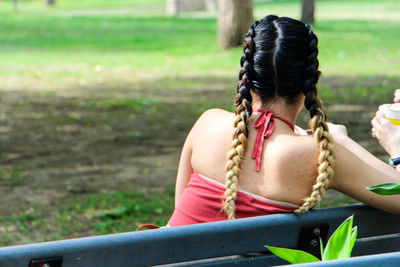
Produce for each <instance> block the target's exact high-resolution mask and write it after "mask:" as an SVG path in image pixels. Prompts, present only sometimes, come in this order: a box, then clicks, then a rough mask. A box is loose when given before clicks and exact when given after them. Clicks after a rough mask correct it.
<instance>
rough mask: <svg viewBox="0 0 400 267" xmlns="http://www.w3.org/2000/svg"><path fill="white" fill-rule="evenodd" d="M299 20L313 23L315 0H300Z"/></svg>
mask: <svg viewBox="0 0 400 267" xmlns="http://www.w3.org/2000/svg"><path fill="white" fill-rule="evenodd" d="M301 5H302V7H301V21H302V22H303V23H307V24H314V9H315V0H301Z"/></svg>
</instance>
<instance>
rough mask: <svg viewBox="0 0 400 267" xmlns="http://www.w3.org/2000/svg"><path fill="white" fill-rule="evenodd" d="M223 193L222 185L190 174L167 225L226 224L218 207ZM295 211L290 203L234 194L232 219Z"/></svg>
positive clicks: (239, 191) (220, 206) (224, 217)
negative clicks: (235, 195) (220, 222)
mask: <svg viewBox="0 0 400 267" xmlns="http://www.w3.org/2000/svg"><path fill="white" fill-rule="evenodd" d="M224 192H225V186H224V185H223V184H221V183H218V182H216V181H214V180H212V179H209V178H207V177H204V176H201V175H200V174H198V173H196V172H193V173H192V175H191V177H190V181H189V183H188V185H187V187H186V188H185V190H184V191H183V194H182V196H181V198H180V199H179V202H178V205H177V207H176V208H175V211H174V213H173V214H172V217H171V218H170V220H169V222H168V224H169V225H170V226H181V225H187V224H195V223H205V222H214V221H222V220H226V219H227V216H226V213H225V212H224V210H223V205H222V202H223V200H224ZM297 208H298V206H296V205H293V204H291V203H286V202H281V201H275V200H269V199H266V198H263V197H260V196H257V195H254V194H252V193H248V192H246V191H242V190H238V194H237V199H236V210H235V217H236V218H237V219H239V218H246V217H253V216H262V215H270V214H276V213H289V212H293V211H294V210H295V209H297Z"/></svg>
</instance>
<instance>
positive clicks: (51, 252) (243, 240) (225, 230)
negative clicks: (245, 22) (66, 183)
mask: <svg viewBox="0 0 400 267" xmlns="http://www.w3.org/2000/svg"><path fill="white" fill-rule="evenodd" d="M353 214H354V224H355V225H357V226H358V239H357V242H356V246H355V249H354V253H353V255H355V256H357V255H367V254H376V253H383V252H394V251H399V250H400V237H399V234H398V233H400V216H398V215H394V214H389V213H385V212H382V211H378V210H376V209H373V208H371V207H367V206H364V205H351V206H344V207H338V208H329V209H319V210H315V211H312V212H309V213H308V214H304V215H301V216H298V215H295V214H277V215H268V216H260V217H253V218H246V219H238V220H232V221H223V222H214V223H206V224H198V225H188V226H181V227H169V228H162V229H157V230H148V231H140V232H130V233H121V234H113V235H105V236H95V237H87V238H77V239H71V240H62V241H54V242H47V243H38V244H29V245H22V246H11V247H4V248H0V266H29V262H30V261H31V260H32V259H45V258H51V257H56V258H57V257H59V258H62V266H149V265H156V264H159V265H160V264H172V265H176V266H178V265H188V264H189V265H193V264H200V265H203V266H216V265H218V266H221V265H227V266H228V265H230V264H232V263H233V262H235V263H237V264H239V263H243V264H249V263H250V264H251V263H253V264H255V265H263V266H271V265H278V264H285V262H284V261H282V260H280V259H278V258H277V257H275V256H273V255H271V254H269V253H268V252H267V250H266V249H265V248H264V245H271V246H280V247H286V248H301V249H304V250H309V251H312V250H313V249H315V246H314V245H315V242H313V240H315V239H317V241H318V238H316V237H318V236H322V238H326V237H329V236H330V235H331V234H332V232H333V231H334V230H335V229H336V228H337V227H338V226H339V225H340V223H342V222H343V221H344V220H345V219H346V218H347V217H349V216H351V215H353ZM398 258H399V257H398V255H397V259H398ZM398 262H400V261H398ZM173 263H177V264H173ZM37 266H40V265H37ZM50 266H56V265H50Z"/></svg>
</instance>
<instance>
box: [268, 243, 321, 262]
mask: <svg viewBox="0 0 400 267" xmlns="http://www.w3.org/2000/svg"><path fill="white" fill-rule="evenodd" d="M265 247H266V248H267V249H269V250H270V251H271V252H272V253H274V254H275V255H276V256H278V257H279V258H281V259H284V260H285V261H288V262H290V263H292V264H294V263H307V262H315V261H320V260H319V259H318V258H316V257H315V256H313V255H311V254H309V253H307V252H304V251H301V250H297V249H290V248H278V247H270V246H265Z"/></svg>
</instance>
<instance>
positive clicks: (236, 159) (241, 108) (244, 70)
mask: <svg viewBox="0 0 400 267" xmlns="http://www.w3.org/2000/svg"><path fill="white" fill-rule="evenodd" d="M258 23H259V22H258V21H256V22H255V23H254V24H253V25H252V26H250V29H249V32H248V33H247V34H246V37H245V41H244V44H243V52H244V53H243V56H242V58H241V59H240V65H241V69H240V72H239V82H238V85H237V93H238V94H237V95H236V101H235V102H236V111H235V114H236V119H235V121H234V123H233V127H234V128H235V130H234V133H233V137H232V139H233V140H232V143H231V146H230V150H229V152H228V159H227V163H226V166H225V169H226V176H225V187H226V189H225V200H224V203H223V205H224V210H225V212H226V214H227V216H228V219H229V220H231V219H235V207H236V206H235V201H236V198H237V190H238V184H239V176H240V167H241V163H242V160H243V158H244V156H245V155H246V151H247V137H248V129H247V125H248V124H249V119H250V116H251V114H252V106H251V102H252V97H251V93H250V90H251V79H252V76H253V75H252V74H253V66H252V64H253V54H254V52H255V45H254V40H253V38H254V36H255V28H256V27H257V25H258Z"/></svg>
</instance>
